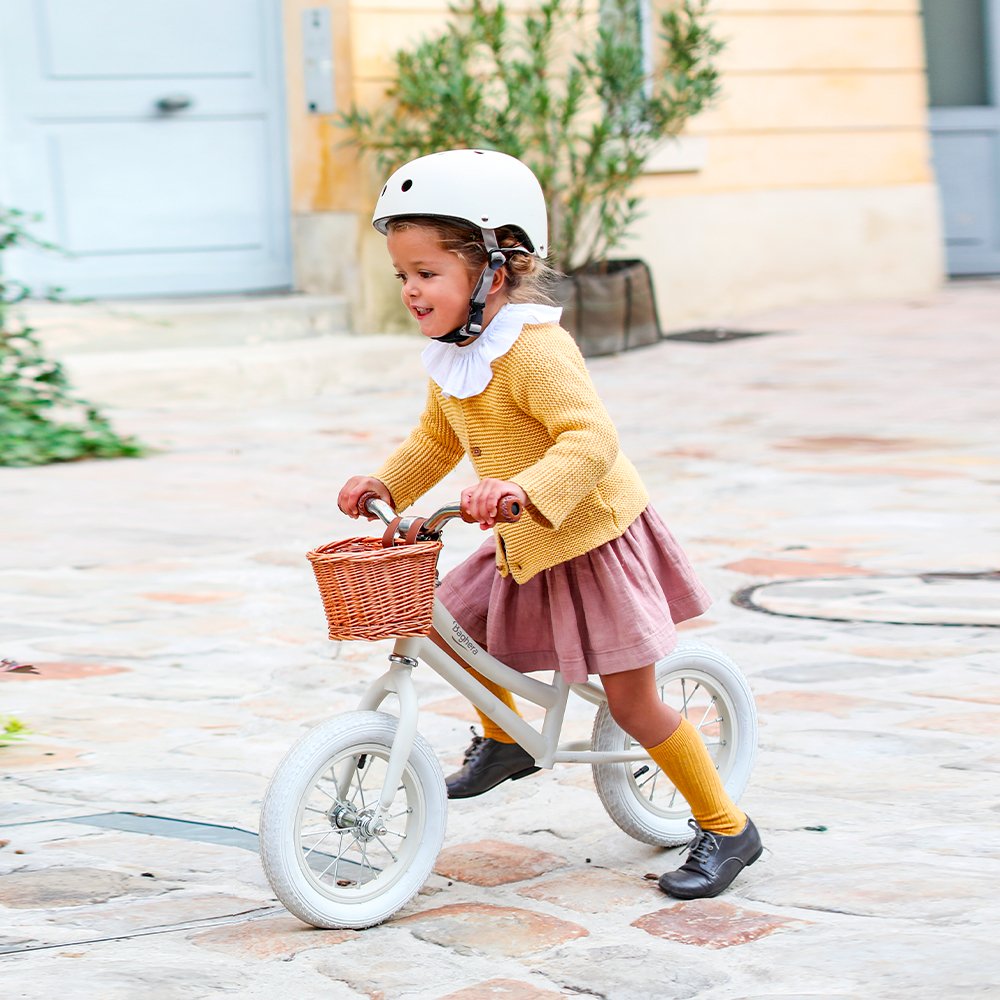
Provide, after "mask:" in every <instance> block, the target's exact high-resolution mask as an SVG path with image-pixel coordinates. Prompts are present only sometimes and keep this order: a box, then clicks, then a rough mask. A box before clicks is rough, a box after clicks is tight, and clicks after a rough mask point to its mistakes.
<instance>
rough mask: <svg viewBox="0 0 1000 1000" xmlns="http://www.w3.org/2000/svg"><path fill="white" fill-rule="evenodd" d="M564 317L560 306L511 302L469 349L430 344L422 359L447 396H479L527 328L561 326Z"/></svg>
mask: <svg viewBox="0 0 1000 1000" xmlns="http://www.w3.org/2000/svg"><path fill="white" fill-rule="evenodd" d="M561 315H562V308H561V307H560V306H546V305H542V304H541V303H540V302H518V303H516V304H512V303H510V302H508V303H507V304H506V305H503V306H501V307H500V310H499V312H497V314H496V316H494V317H493V319H492V320H491V321H490V324H489V326H487V327H486V329H485V330H484V331H483V332H482V334H480V336H479V337H478V338H477V339H476V340H474V341H473V342H472V343H471V344H469V345H468V347H460V346H459V345H458V344H441V343H438V342H437V341H432V342H431V343H429V344H428V345H427V346H426V347H425V348H424V350H423V352H422V354H421V355H420V356H421V358H422V359H423V362H424V368H425V369H426V371H427V374H428V375H430V377H431V378H432V379H433V380H434V381H435V382H436V383H437V384H438V386H440V388H441V391H442V392H443V393H444V394H445V395H446V396H455V397H456V398H458V399H468V398H469V397H470V396H478V395H479V394H480V393H481V392H482V391H483V389H485V388H486V387H487V386H488V385H489V384H490V380H491V379H492V378H493V367H492V365H493V362H494V361H496V360H497V358H502V357H503V356H504V355H505V354H506V353H507V352H508V351H509V350H510V349H511V348H512V347H513V346H514V342H515V341H516V340H517V338H518V337H519V336H520V334H521V328H522V327H523V326H524V325H525V324H527V323H558V322H559V317H560V316H561Z"/></svg>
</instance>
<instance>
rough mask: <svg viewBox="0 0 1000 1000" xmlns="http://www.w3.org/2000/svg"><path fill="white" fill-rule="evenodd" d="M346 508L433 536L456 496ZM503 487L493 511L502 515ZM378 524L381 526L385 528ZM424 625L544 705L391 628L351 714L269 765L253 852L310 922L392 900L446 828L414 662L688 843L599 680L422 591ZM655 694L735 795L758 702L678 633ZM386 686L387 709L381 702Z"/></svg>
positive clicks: (412, 883) (619, 819)
mask: <svg viewBox="0 0 1000 1000" xmlns="http://www.w3.org/2000/svg"><path fill="white" fill-rule="evenodd" d="M359 507H360V509H362V510H367V511H368V513H370V514H373V515H377V516H378V517H379V518H380V519H381V520H383V521H384V522H386V524H390V525H391V526H392V527H393V529H394V530H393V538H394V539H396V538H398V539H403V538H405V537H406V536H407V535H408V534H409V540H410V541H411V542H412V541H414V540H418V539H419V540H428V539H430V540H437V539H439V538H440V535H441V529H442V528H443V526H444V524H445V523H446V522H447V521H449V520H451V519H452V518H455V517H461V516H462V511H461V508H460V507H459V506H458V505H449V506H447V507H443V508H441V509H440V510H438V511H436V512H435V513H434V514H433V515H431V516H430V517H429V518H427V519H426V520H424V519H418V518H404V519H400V518H397V517H396V516H395V513H394V511H393V510H392V509H391V508H390V507H389V506H388V505H387V504H385V503H383V502H382V501H381V500H379V499H378V498H377V497H376V496H375V494H366V496H365V497H364V498H362V503H361V504H359ZM517 507H518V505H517V503H516V501H513V500H512V498H505V501H504V502H503V504H502V505H501V512H502V519H504V520H516V519H517V516H518V514H519V511H518V509H517ZM388 535H389V533H388V532H387V537H388ZM432 602H433V603H432V607H433V610H432V616H433V626H434V629H435V630H436V631H437V633H438V634H439V635H441V636H443V637H444V638H445V639H446V640H447V642H448V645H449V646H450V648H451V650H452V652H453V653H454V655H455V656H456V657H457V658H458V659H459V660H461V661H463V662H464V663H467V664H468V665H469V666H471V667H474V668H475V669H476V671H477V672H479V673H480V674H482V675H483V676H484V677H486V678H488V679H489V680H491V681H494V682H495V683H497V684H500V685H502V686H503V687H505V688H507V690H509V691H512V692H513V693H514V694H516V695H517V696H518V697H520V698H524V699H526V700H527V701H530V702H533V703H534V704H535V705H539V706H541V707H542V708H543V709H544V710H545V717H544V721H543V723H542V725H541V729H540V731H539V730H538V729H536V728H535V727H534V726H532V725H531V724H529V723H528V722H526V721H525V720H524V719H523V718H521V717H520V716H518V715H517V714H516V713H514V712H512V711H511V710H510V709H509V708H507V707H506V706H505V705H504V704H503V703H502V702H501V701H500V700H499V699H498V698H496V697H495V696H494V695H493V694H492V693H491V692H490V691H488V690H487V689H486V688H485V687H484V686H483V685H482V684H480V683H479V682H478V681H477V680H475V679H474V678H473V677H472V675H471V674H469V673H468V672H467V671H466V670H464V669H463V668H462V667H461V666H460V665H459V664H458V663H456V662H455V660H454V659H452V657H451V656H449V655H448V654H447V653H445V652H444V651H443V650H442V649H440V648H439V647H438V646H437V645H435V644H434V642H433V641H432V640H431V639H430V638H429V637H428V636H426V635H416V636H413V635H410V636H407V637H404V638H397V639H396V641H395V643H394V646H393V651H392V653H391V655H390V656H389V667H388V669H387V670H386V672H385V673H384V674H382V676H380V677H379V678H377V679H376V680H375V681H373V682H372V684H371V685H370V686H369V688H368V690H367V691H366V692H365V694H364V696H363V697H362V698H361V701H360V703H359V705H358V707H357V710H356V711H353V712H346V713H344V714H342V715H338V716H335V717H333V718H331V719H328V720H327V721H326V722H323V723H321V724H320V725H318V726H316V727H315V728H313V729H312V730H310V731H309V732H307V733H306V734H305V735H304V736H303V737H302V738H301V739H300V740H299V741H298V742H297V743H296V744H295V745H294V746H293V747H292V748H291V749H290V750H289V751H288V753H287V755H286V756H285V758H284V760H282V762H281V764H280V765H279V766H278V768H277V770H276V771H275V773H274V775H273V777H272V778H271V782H270V785H269V786H268V789H267V793H266V795H265V798H264V802H263V806H262V808H261V818H260V854H261V859H262V861H263V865H264V871H265V873H266V875H267V878H268V881H269V882H270V884H271V887H272V889H273V890H274V893H275V895H276V896H277V897H278V899H279V900H280V901H281V902H282V903H283V904H284V905H285V907H287V908H288V910H290V911H291V912H292V913H293V914H295V916H297V917H298V918H299V919H300V920H303V921H305V922H306V923H307V924H312V925H313V926H316V927H328V928H334V927H349V928H363V927H370V926H372V925H374V924H378V923H381V922H382V921H384V920H387V919H388V918H389V917H391V916H392V915H393V914H394V913H396V911H397V910H399V909H400V908H401V907H402V906H404V905H405V904H406V903H407V902H409V900H410V899H412V898H413V896H414V895H415V894H416V892H417V891H418V890H419V889H420V887H421V886H422V885H423V884H424V882H425V881H426V879H427V878H428V877H429V875H430V874H431V872H432V870H433V868H434V862H435V860H436V859H437V856H438V853H439V851H440V850H441V845H442V842H443V840H444V833H445V822H446V817H447V810H448V799H447V793H446V790H445V784H444V778H443V775H442V771H441V766H440V764H439V763H438V760H437V757H436V756H435V753H434V750H433V749H432V748H431V746H430V744H429V743H428V742H427V741H426V740H425V739H424V738H423V737H422V736H421V735H420V734H419V733H418V732H417V715H418V711H417V695H416V690H415V687H414V683H413V677H412V674H413V671H414V668H416V667H417V666H418V664H419V663H420V662H421V661H423V662H424V663H426V664H427V666H429V667H430V668H431V669H432V670H434V671H435V672H436V673H438V674H439V675H440V676H441V677H443V678H444V679H445V680H446V681H447V682H448V683H449V684H451V685H452V687H454V688H455V690H456V691H458V692H459V693H460V694H462V695H464V696H465V697H466V698H468V700H469V701H470V702H472V704H473V705H475V706H476V707H477V708H479V709H480V710H481V711H483V712H484V713H485V714H486V715H487V716H489V717H490V718H491V719H493V720H494V721H495V722H496V723H497V724H498V725H499V726H500V727H501V728H502V729H504V730H505V731H506V732H507V733H509V734H510V735H511V736H512V737H513V738H514V739H516V740H517V742H518V743H519V744H520V745H521V746H522V747H523V748H524V749H525V750H526V751H527V752H528V753H529V754H530V755H531V756H532V757H533V758H534V759H535V763H536V764H537V765H538V766H539V767H542V768H551V767H553V766H554V765H555V764H568V763H580V764H590V765H591V767H592V769H593V777H594V784H595V786H596V788H597V794H598V795H599V796H600V799H601V802H602V803H603V805H604V808H605V809H606V811H607V813H608V815H609V816H610V817H611V819H612V820H613V821H614V822H615V823H616V824H617V825H618V826H619V827H620V828H621V829H622V830H624V831H625V833H627V834H628V835H629V836H631V837H634V838H635V839H636V840H640V841H642V842H643V843H647V844H655V845H660V846H664V847H674V846H677V845H680V844H684V843H686V842H688V841H689V840H690V839H691V830H690V828H689V827H688V820H689V818H690V817H691V812H690V810H689V809H688V806H687V803H686V802H685V801H684V799H683V798H682V797H681V796H680V794H679V793H678V791H677V789H676V788H675V787H674V786H673V785H672V784H671V782H670V781H669V779H668V778H667V777H666V775H664V774H663V773H662V772H661V771H660V769H659V768H658V767H657V766H656V765H655V764H654V763H653V761H652V760H651V759H650V758H649V756H648V754H647V753H646V751H645V750H644V749H643V748H642V747H641V746H639V745H637V744H636V743H635V742H634V741H633V740H632V739H631V738H630V737H629V736H628V735H627V734H626V733H625V732H624V731H623V730H622V729H621V728H619V726H618V725H617V724H616V723H615V721H614V719H612V717H611V713H610V711H609V710H608V705H607V699H606V697H605V694H604V691H603V689H602V688H601V687H600V686H599V685H597V684H594V683H591V682H587V683H584V684H567V683H566V681H564V680H563V679H562V677H561V675H560V674H559V673H558V672H556V673H555V675H554V677H553V679H552V681H551V683H546V682H544V681H541V680H538V679H537V678H535V677H531V676H528V675H526V674H523V673H520V672H518V671H516V670H513V669H511V668H510V667H508V666H506V665H504V664H503V663H501V662H500V661H499V660H497V659H496V658H495V657H493V656H491V655H490V654H489V653H487V652H486V651H485V650H484V649H482V648H481V647H480V646H479V645H478V644H477V643H475V642H474V641H473V640H472V639H471V638H470V637H469V636H468V635H467V634H466V633H465V632H464V631H463V630H462V629H461V627H460V626H459V625H458V624H457V623H456V622H455V619H454V618H453V617H452V616H451V615H450V614H449V613H448V611H447V610H446V609H445V607H444V606H443V605H442V604H441V603H440V601H438V600H437V598H436V597H434V598H432ZM656 681H657V686H658V688H659V692H660V696H661V698H662V699H663V700H664V701H665V702H667V703H668V704H670V705H672V706H673V707H674V708H676V709H677V710H678V711H679V712H680V713H681V715H683V716H684V717H685V718H687V719H688V720H689V721H690V722H691V723H692V725H694V726H695V728H696V729H697V730H698V731H699V732H700V733H701V735H702V737H703V738H704V740H705V743H706V745H707V747H708V749H709V752H710V753H711V755H712V758H713V760H714V762H715V766H716V768H717V769H718V771H719V774H720V776H721V777H722V780H723V782H724V784H725V787H726V790H727V792H728V793H729V795H730V796H731V797H732V798H733V799H734V800H738V799H739V797H740V795H741V794H742V793H743V790H744V789H745V787H746V785H747V782H748V780H749V777H750V771H751V769H752V767H753V762H754V756H755V753H756V748H757V712H756V708H755V705H754V701H753V695H752V694H751V692H750V688H749V685H748V684H747V681H746V679H745V678H744V676H743V674H742V673H741V672H740V670H739V669H738V668H737V667H736V666H735V665H734V664H733V663H732V662H731V661H730V660H729V659H727V658H726V657H725V656H723V655H722V654H721V653H719V652H717V651H716V650H713V649H711V648H709V647H708V646H704V645H701V644H691V643H686V642H682V643H680V644H678V646H677V647H676V649H675V650H674V651H673V652H672V653H671V654H670V655H669V656H666V657H664V658H663V659H662V660H660V661H659V662H658V663H657V664H656ZM571 692H572V693H573V694H574V695H576V696H578V697H580V698H583V699H584V700H585V701H588V702H591V703H592V704H593V705H595V706H596V707H597V713H596V717H595V719H594V726H593V732H592V735H591V738H590V740H589V741H584V740H580V741H573V742H565V743H560V740H559V736H560V730H561V728H562V724H563V716H564V714H565V711H566V703H567V699H568V697H569V694H570V693H571ZM390 695H394V696H395V698H396V700H397V704H398V714H396V715H392V714H389V713H387V712H385V711H382V710H381V706H382V703H383V702H384V701H385V700H386V698H387V697H388V696H390Z"/></svg>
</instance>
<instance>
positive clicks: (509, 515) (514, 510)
mask: <svg viewBox="0 0 1000 1000" xmlns="http://www.w3.org/2000/svg"><path fill="white" fill-rule="evenodd" d="M523 513H524V507H523V506H522V504H521V501H520V500H518V499H517V497H516V496H514V495H513V494H510V493H508V494H507V495H506V496H503V497H500V502H499V503H498V504H497V521H499V522H500V523H502V524H514V523H516V522H517V521H519V520H520V519H521V515H522V514H523ZM462 520H463V521H465V523H466V524H478V523H479V522H478V521H477V520H476V519H475V518H474V517H472V516H471V515H469V514H467V513H466V512H465V511H464V510H463V511H462Z"/></svg>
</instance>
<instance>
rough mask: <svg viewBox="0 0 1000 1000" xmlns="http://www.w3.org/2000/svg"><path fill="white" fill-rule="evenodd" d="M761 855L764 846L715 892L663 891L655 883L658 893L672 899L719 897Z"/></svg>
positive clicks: (661, 887)
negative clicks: (662, 893) (658, 889)
mask: <svg viewBox="0 0 1000 1000" xmlns="http://www.w3.org/2000/svg"><path fill="white" fill-rule="evenodd" d="M763 853H764V845H763V844H762V845H761V846H760V849H759V850H758V851H757V853H756V854H755V855H754V856H753V857H752V858H751V859H750V860H749V861H748V862H747V863H746V864H745V865H744V866H743V867H742V868H741V869H740V871H738V872H737V873H736V874H735V875H734V876H733V877H732V878H731V879H730V880H729V881H728V882H727V883H726V884H725V885H723V886H720V887H719V888H718V889H716V890H715V892H695V893H685V892H674V891H673V890H671V889H664V888H663V886H662V885H660V884H659V882H657V885H660V892H664V893H666V894H667V895H668V896H671V897H673V898H674V899H714V898H715V897H716V896H721V895H722V893H724V892H725V891H726V890H727V889H728V888H729V887H730V886H731V885H732V884H733V882H735V881H736V880H737V879H738V878H739V877H740V872H742V871H743V870H744V869H746V868H749V867H750V866H751V865H752V864H753V863H754V862H755V861H756V860H757V859H758V858H760V856H761V855H762V854H763Z"/></svg>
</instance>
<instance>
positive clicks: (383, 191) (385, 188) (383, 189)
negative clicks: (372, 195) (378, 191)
mask: <svg viewBox="0 0 1000 1000" xmlns="http://www.w3.org/2000/svg"><path fill="white" fill-rule="evenodd" d="M388 190H389V185H388V184H386V186H385V187H384V188H382V196H383V197H385V193H386V191H388Z"/></svg>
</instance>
